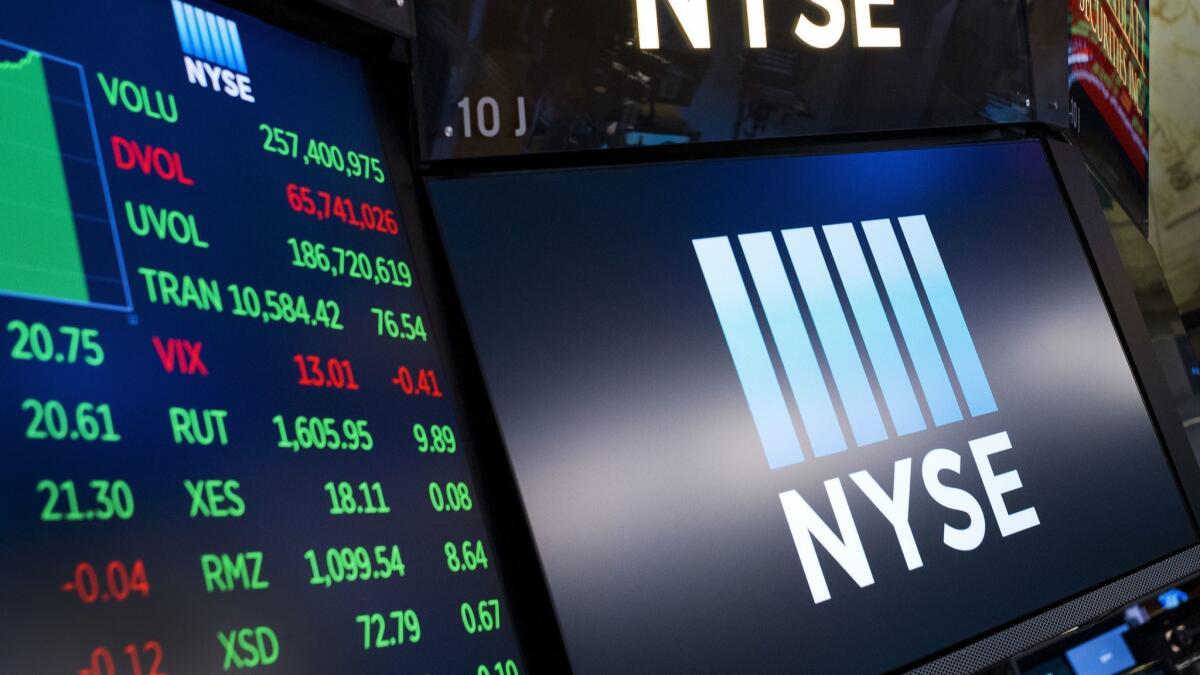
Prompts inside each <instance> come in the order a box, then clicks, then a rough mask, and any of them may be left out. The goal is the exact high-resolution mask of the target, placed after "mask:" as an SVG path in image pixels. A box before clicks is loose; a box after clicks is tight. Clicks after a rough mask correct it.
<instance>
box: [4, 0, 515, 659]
mask: <svg viewBox="0 0 1200 675" xmlns="http://www.w3.org/2000/svg"><path fill="white" fill-rule="evenodd" d="M372 110H373V109H372V105H371V103H370V101H369V99H368V96H367V84H366V80H365V78H364V74H363V64H362V63H361V62H360V61H359V60H358V59H356V58H353V57H351V56H349V55H347V54H344V53H341V52H338V51H334V50H332V49H329V48H327V47H323V46H320V45H317V44H315V43H312V42H309V41H306V40H304V39H301V38H299V37H297V36H294V35H292V34H290V33H288V32H285V31H283V30H281V29H279V28H277V27H273V26H270V25H267V24H265V23H262V22H260V21H258V20H256V19H254V18H252V17H249V16H246V15H243V14H239V13H237V12H235V11H232V10H230V9H228V8H226V7H223V6H221V5H218V4H215V3H210V2H203V1H200V0H189V2H186V3H185V2H179V1H173V0H120V1H114V2H103V3H96V2H93V3H78V2H65V1H57V0H55V1H49V2H20V3H5V4H3V6H0V176H2V177H3V180H2V181H0V242H2V243H0V325H2V326H3V333H2V335H3V349H2V350H0V364H2V366H0V372H2V373H3V376H4V378H3V379H4V382H5V386H4V387H3V392H2V393H0V411H3V412H2V413H0V419H2V420H3V425H2V428H3V453H4V457H5V461H4V471H3V478H2V479H0V485H3V487H4V489H3V490H2V491H0V514H2V516H3V517H2V518H0V569H2V570H4V573H5V575H6V578H7V579H8V583H5V584H3V588H2V589H0V607H3V608H4V609H3V611H2V612H0V645H2V646H3V653H4V657H3V659H4V665H3V670H4V671H5V672H14V673H16V672H20V673H34V672H37V673H49V672H59V673H80V674H81V675H118V674H120V675H164V674H166V673H172V674H176V673H214V672H226V671H229V672H233V671H238V672H246V671H251V672H252V671H253V670H256V669H264V668H269V670H270V671H273V672H284V673H300V672H307V673H348V672H364V673H365V672H408V673H427V672H442V673H472V674H483V673H487V674H490V675H514V674H515V673H517V672H519V670H520V669H521V667H522V666H521V663H520V656H519V654H518V648H517V642H516V639H515V632H514V627H513V622H512V619H511V615H510V613H509V608H508V605H507V599H506V597H505V595H504V593H503V592H502V590H501V584H500V577H499V571H498V569H497V560H496V556H495V551H494V550H493V541H492V540H491V539H490V538H489V536H488V533H487V532H486V531H485V524H484V519H483V515H482V514H481V510H482V509H483V504H481V503H480V500H479V495H478V493H477V492H476V485H475V484H473V482H472V479H471V476H472V468H471V467H472V465H473V463H472V459H471V457H472V449H471V448H470V447H467V445H468V444H467V443H466V442H465V440H464V439H462V438H461V437H456V433H455V432H456V429H457V428H458V423H457V421H456V412H455V411H456V407H455V403H454V398H455V392H454V391H452V390H451V387H450V382H449V379H448V378H447V377H446V376H445V374H444V372H443V362H442V361H441V360H440V359H439V350H438V347H437V345H438V343H439V341H440V340H441V339H442V338H443V337H444V336H439V335H437V334H436V328H435V326H434V325H432V322H431V319H430V316H429V314H428V311H429V307H428V305H427V304H426V302H425V300H424V299H423V295H422V281H421V279H420V278H419V277H418V275H417V273H416V268H415V266H414V261H413V260H412V254H411V251H410V249H409V245H408V240H407V233H406V229H405V228H406V225H405V222H403V219H402V218H401V217H400V215H399V211H398V200H397V195H396V193H395V189H394V187H393V185H392V181H391V178H392V176H391V172H390V169H389V166H388V164H387V163H386V162H385V160H384V156H383V152H384V150H383V144H382V142H381V140H380V135H379V131H378V128H377V125H376V119H375V116H374V114H373V112H372Z"/></svg>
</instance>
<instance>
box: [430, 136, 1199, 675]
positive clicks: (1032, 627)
mask: <svg viewBox="0 0 1200 675" xmlns="http://www.w3.org/2000/svg"><path fill="white" fill-rule="evenodd" d="M1019 140H1037V141H1039V142H1040V144H1041V151H1042V153H1043V155H1044V157H1045V161H1046V163H1047V165H1048V166H1049V168H1050V169H1051V172H1052V173H1053V175H1054V177H1055V180H1056V182H1057V185H1056V187H1057V189H1058V191H1059V193H1060V195H1061V196H1062V200H1063V205H1064V206H1065V207H1066V209H1067V211H1068V213H1069V216H1070V218H1071V220H1072V223H1073V225H1074V227H1075V230H1076V232H1075V234H1076V236H1077V238H1078V240H1079V244H1080V249H1081V252H1082V253H1083V255H1084V257H1085V259H1086V260H1087V263H1088V265H1089V266H1090V268H1091V271H1092V275H1093V277H1094V280H1095V283H1096V287H1097V291H1098V292H1099V294H1100V296H1101V298H1102V300H1103V302H1104V304H1105V307H1106V308H1107V310H1108V313H1109V319H1110V321H1111V322H1112V325H1113V330H1114V332H1115V333H1116V335H1117V338H1118V340H1119V342H1120V344H1121V347H1122V349H1123V351H1124V352H1125V357H1126V361H1127V363H1128V365H1129V368H1130V371H1131V374H1132V376H1133V379H1134V382H1135V383H1136V385H1137V387H1138V391H1139V394H1140V395H1141V397H1142V402H1143V404H1144V405H1145V407H1146V411H1147V416H1148V417H1149V419H1150V422H1151V425H1152V426H1153V427H1154V430H1155V434H1156V435H1157V436H1158V439H1159V443H1160V445H1161V446H1162V450H1163V453H1164V456H1165V459H1166V461H1167V464H1168V467H1169V468H1170V470H1171V472H1172V474H1173V477H1174V480H1175V483H1176V487H1177V488H1178V490H1179V493H1180V495H1181V497H1182V499H1183V502H1184V504H1185V507H1186V511H1187V514H1188V516H1189V518H1190V521H1191V525H1192V529H1193V532H1194V533H1195V537H1196V538H1195V540H1194V542H1195V543H1193V544H1192V545H1191V546H1189V547H1186V548H1184V549H1181V550H1178V551H1175V552H1173V553H1171V554H1168V555H1167V556H1165V557H1162V558H1159V559H1155V560H1150V561H1147V563H1145V564H1144V565H1142V566H1141V567H1139V568H1136V569H1133V570H1129V571H1127V572H1125V573H1124V574H1122V575H1120V576H1118V577H1116V578H1113V579H1109V580H1106V581H1104V582H1102V583H1100V584H1097V585H1095V586H1092V587H1089V588H1086V589H1084V590H1082V591H1080V592H1078V593H1076V594H1074V595H1070V596H1065V597H1062V598H1060V599H1058V600H1056V601H1055V602H1054V603H1053V604H1051V605H1049V606H1046V607H1042V608H1040V609H1038V610H1035V611H1034V612H1031V613H1029V614H1026V615H1023V616H1019V617H1015V618H1013V619H1012V620H1011V621H1009V622H1007V623H1005V624H1002V625H999V626H996V627H994V628H993V629H991V630H989V631H987V632H984V633H981V634H979V635H976V636H973V637H970V638H968V639H966V640H963V641H962V642H959V643H956V644H953V645H948V646H947V647H946V648H944V649H943V650H940V651H938V652H934V653H931V654H928V655H926V656H924V657H922V658H921V659H919V660H917V661H914V662H911V663H908V664H905V665H903V666H901V667H900V668H897V672H913V673H923V674H926V673H927V674H938V675H940V674H942V673H945V674H947V675H949V674H952V673H963V672H977V671H981V670H986V669H988V668H990V667H994V666H997V665H999V664H1007V663H1008V661H1009V660H1010V659H1011V658H1013V657H1015V656H1017V655H1019V654H1021V653H1023V652H1025V651H1027V650H1029V649H1030V648H1032V647H1034V646H1036V645H1037V644H1039V643H1042V642H1045V641H1047V640H1050V639H1052V638H1054V637H1056V636H1059V635H1062V634H1063V633H1065V632H1069V631H1072V630H1075V629H1077V628H1079V627H1081V626H1084V625H1088V624H1091V623H1094V622H1096V621H1101V620H1103V619H1104V618H1105V617H1106V616H1107V615H1108V614H1110V613H1111V612H1113V611H1115V610H1117V609H1119V608H1120V607H1122V606H1124V605H1126V604H1129V603H1131V602H1133V601H1135V600H1137V599H1139V598H1141V597H1143V596H1145V595H1147V594H1149V593H1151V592H1153V591H1154V590H1156V589H1158V588H1160V587H1163V586H1166V585H1169V584H1171V583H1174V582H1176V581H1179V580H1180V579H1183V578H1185V577H1188V576H1191V575H1193V574H1195V573H1197V572H1200V461H1198V460H1197V458H1196V457H1195V456H1194V455H1193V453H1192V451H1191V446H1190V444H1189V442H1188V440H1187V437H1186V435H1185V433H1184V430H1183V424H1182V421H1181V418H1180V416H1179V413H1178V410H1177V409H1176V408H1175V405H1174V402H1173V399H1172V398H1171V396H1170V390H1169V389H1168V387H1167V383H1166V379H1165V377H1164V375H1163V373H1162V371H1161V367H1160V366H1159V364H1158V361H1157V359H1156V357H1155V354H1154V351H1153V347H1152V345H1151V342H1150V335H1149V331H1148V329H1147V328H1146V324H1145V321H1144V319H1143V318H1142V314H1141V311H1140V309H1139V308H1138V305H1137V299H1136V297H1135V296H1134V293H1133V287H1132V285H1131V283H1130V281H1129V279H1128V274H1127V272H1126V271H1125V268H1124V266H1123V264H1122V262H1121V258H1120V255H1119V253H1118V252H1117V249H1116V245H1115V243H1114V241H1113V239H1112V235H1111V234H1110V232H1109V227H1108V223H1107V221H1106V219H1105V217H1104V213H1103V211H1102V210H1101V208H1100V205H1099V202H1098V199H1097V195H1096V192H1095V188H1094V187H1093V184H1092V178H1091V175H1090V173H1089V172H1088V169H1087V166H1086V163H1085V161H1084V159H1083V157H1082V155H1081V153H1080V150H1079V149H1078V148H1077V147H1075V146H1072V145H1069V144H1068V143H1066V142H1064V141H1063V140H1061V136H1059V135H1058V134H1057V133H1055V132H1052V131H1049V130H1047V129H1045V128H1044V127H1041V126H1038V125H1020V126H1004V127H996V126H986V127H978V128H971V129H954V130H948V131H945V132H928V131H925V132H916V133H906V132H900V133H895V132H888V133H879V134H854V135H845V136H828V137H819V138H814V139H783V140H779V139H771V140H765V141H759V142H748V141H735V142H722V143H712V144H695V145H680V146H657V147H652V148H628V149H626V148H623V149H615V150H602V151H580V152H564V153H548V154H544V155H522V156H509V157H482V158H465V159H449V160H437V161H426V162H424V163H423V164H419V165H418V166H417V169H416V170H417V174H418V180H419V183H420V185H421V189H420V191H419V192H420V198H421V201H422V210H423V212H424V213H425V215H426V218H427V220H428V221H429V222H434V210H433V205H432V197H431V194H430V190H429V187H428V185H429V183H430V182H433V181H441V180H453V179H456V178H465V177H475V176H488V175H497V174H515V173H525V172H535V171H545V170H563V171H569V170H571V169H587V168H596V167H601V166H604V167H619V166H632V165H639V164H669V163H686V162H691V161H696V162H700V161H704V160H717V159H731V158H738V159H745V158H752V157H772V156H806V155H829V154H850V153H867V152H877V151H886V150H901V149H917V148H935V147H946V146H953V145H961V144H980V143H987V142H1005V141H1019ZM438 243H439V248H440V239H439V240H438ZM440 253H441V255H440V256H439V260H438V262H439V264H442V265H446V266H447V270H446V277H447V279H450V280H451V281H452V274H450V273H449V270H448V265H449V261H448V259H447V258H446V257H445V251H444V249H443V250H441V251H440ZM450 292H451V293H455V287H454V286H451V287H450ZM454 304H455V305H456V309H457V311H458V312H459V315H458V316H456V317H455V321H456V323H460V325H461V328H462V330H463V331H464V334H466V335H468V336H469V335H470V331H469V330H468V329H467V325H466V317H465V315H464V314H461V312H462V308H461V305H460V303H458V302H457V300H456V301H455V303H454ZM471 341H472V344H473V341H474V338H473V337H471ZM471 357H472V363H471V365H470V368H471V370H472V371H473V373H474V374H478V379H477V378H476V377H474V376H473V377H472V378H471V379H472V380H476V383H477V386H480V387H482V388H483V389H482V397H481V399H480V400H482V401H485V402H487V406H488V410H486V411H483V410H479V411H477V412H478V414H480V415H483V414H486V415H487V417H488V419H489V426H493V427H494V428H495V429H496V436H495V437H494V439H495V442H496V443H499V444H500V445H501V447H503V438H502V435H501V434H500V432H499V423H498V421H497V420H496V417H495V412H494V408H492V406H491V403H490V402H491V398H490V394H489V393H488V392H487V387H486V384H485V383H484V381H483V378H482V370H481V365H480V363H479V360H478V353H477V352H476V351H474V350H472V352H471ZM473 398H474V396H473ZM555 611H556V612H557V610H556V609H555Z"/></svg>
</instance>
